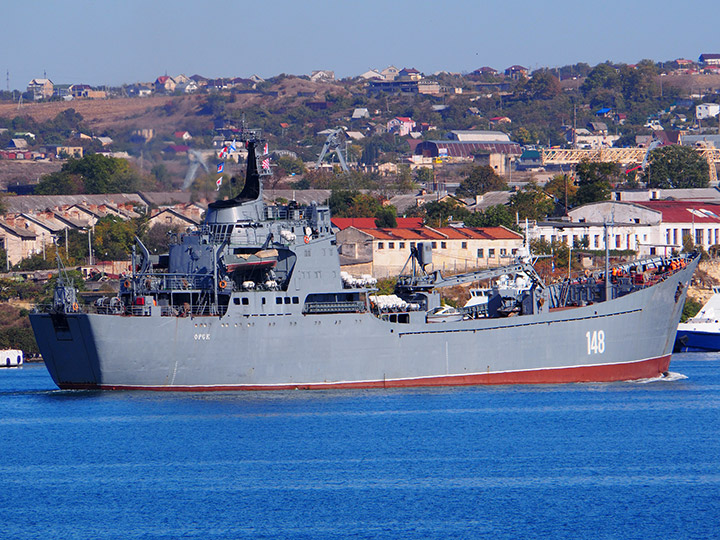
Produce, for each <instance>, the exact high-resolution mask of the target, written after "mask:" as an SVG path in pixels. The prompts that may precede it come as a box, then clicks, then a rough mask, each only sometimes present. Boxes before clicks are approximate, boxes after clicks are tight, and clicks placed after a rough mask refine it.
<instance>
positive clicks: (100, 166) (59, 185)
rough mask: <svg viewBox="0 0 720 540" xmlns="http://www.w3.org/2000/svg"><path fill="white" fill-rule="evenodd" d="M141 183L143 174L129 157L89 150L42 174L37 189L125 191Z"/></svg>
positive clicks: (54, 192)
mask: <svg viewBox="0 0 720 540" xmlns="http://www.w3.org/2000/svg"><path fill="white" fill-rule="evenodd" d="M142 187H143V181H142V177H141V176H140V175H139V174H138V173H137V172H135V171H134V170H133V169H132V168H131V167H130V164H129V163H128V162H127V161H126V160H124V159H116V158H112V157H106V156H103V155H101V154H89V155H87V156H85V157H83V158H81V159H75V158H70V159H68V161H67V162H66V163H64V164H63V166H62V168H61V169H60V171H58V172H57V173H53V174H50V175H47V176H45V177H43V178H42V179H41V180H40V183H39V184H38V185H37V187H36V188H35V193H37V194H40V195H68V194H77V193H122V192H127V191H137V190H138V189H140V188H142Z"/></svg>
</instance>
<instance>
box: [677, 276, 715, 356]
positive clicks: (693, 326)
mask: <svg viewBox="0 0 720 540" xmlns="http://www.w3.org/2000/svg"><path fill="white" fill-rule="evenodd" d="M712 291H713V294H712V296H711V297H710V299H709V300H708V301H707V303H706V304H705V305H704V306H703V307H702V309H700V311H699V312H698V313H697V314H696V315H695V316H694V317H692V318H691V319H688V320H687V321H686V322H684V323H680V324H678V330H677V335H676V336H675V351H676V352H709V351H720V287H713V288H712Z"/></svg>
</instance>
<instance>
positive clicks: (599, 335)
mask: <svg viewBox="0 0 720 540" xmlns="http://www.w3.org/2000/svg"><path fill="white" fill-rule="evenodd" d="M585 337H586V338H587V351H588V352H587V353H588V354H602V353H604V352H605V332H603V331H602V330H595V331H593V332H585Z"/></svg>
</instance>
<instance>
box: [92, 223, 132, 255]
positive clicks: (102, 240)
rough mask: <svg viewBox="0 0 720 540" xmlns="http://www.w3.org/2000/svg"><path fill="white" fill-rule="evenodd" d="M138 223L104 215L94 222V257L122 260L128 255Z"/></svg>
mask: <svg viewBox="0 0 720 540" xmlns="http://www.w3.org/2000/svg"><path fill="white" fill-rule="evenodd" d="M137 229H138V224H137V223H136V222H135V221H133V220H127V221H125V220H123V219H121V218H119V217H117V216H106V217H104V218H102V219H100V220H99V221H98V222H97V223H96V224H95V238H94V239H93V250H94V251H95V256H96V258H98V259H100V258H102V259H110V260H123V259H127V258H129V256H130V252H131V251H132V245H133V244H134V243H135V235H136V234H137V232H138V231H137Z"/></svg>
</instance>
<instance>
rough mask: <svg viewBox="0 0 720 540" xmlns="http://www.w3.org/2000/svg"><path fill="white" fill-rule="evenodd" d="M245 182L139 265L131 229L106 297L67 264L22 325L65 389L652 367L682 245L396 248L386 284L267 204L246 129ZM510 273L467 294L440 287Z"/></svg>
mask: <svg viewBox="0 0 720 540" xmlns="http://www.w3.org/2000/svg"><path fill="white" fill-rule="evenodd" d="M241 139H242V140H243V141H244V143H245V145H246V146H247V149H248V165H247V173H246V179H245V184H244V186H243V188H242V190H241V191H240V193H239V194H238V195H237V196H235V197H234V198H232V199H229V200H222V201H217V202H215V203H212V204H211V205H210V206H209V209H208V211H207V213H206V218H205V221H204V224H203V225H202V226H201V227H200V228H198V230H195V231H190V232H188V233H186V234H180V235H178V237H177V238H176V240H175V241H174V243H172V244H171V246H170V249H169V253H168V254H167V255H166V256H164V257H162V258H161V260H160V262H159V263H155V264H153V263H154V259H153V258H151V257H150V255H149V253H148V251H147V250H146V249H145V248H144V247H143V246H142V244H141V243H140V242H139V241H138V245H137V248H136V249H134V250H133V264H132V274H131V275H129V276H128V277H127V278H126V279H124V281H123V282H122V283H121V287H120V291H119V294H118V295H117V296H112V297H108V298H102V299H99V300H98V301H96V302H95V303H94V304H90V305H87V306H81V305H78V294H77V290H76V289H75V287H74V286H73V283H72V281H71V280H69V279H67V277H65V278H63V279H59V280H58V285H57V287H56V289H55V294H54V298H53V303H52V305H50V306H45V307H43V308H38V309H36V310H35V311H34V312H33V313H31V314H30V320H31V323H32V327H33V330H34V333H35V337H36V339H37V343H38V346H39V348H40V351H41V354H42V357H43V359H44V361H45V365H46V366H47V369H48V370H49V372H50V375H51V376H52V378H53V380H54V382H55V383H56V384H57V386H58V387H60V388H62V389H147V390H185V391H203V390H219V391H228V390H277V389H326V388H386V387H406V386H440V385H470V384H513V383H565V382H583V381H617V380H630V379H641V378H651V377H657V376H661V375H662V374H663V373H665V372H667V370H668V366H669V363H670V355H671V352H672V348H673V342H674V339H675V332H676V329H677V325H678V321H679V319H680V315H681V312H682V308H683V303H684V301H685V296H686V293H687V288H688V284H689V281H690V278H691V276H692V274H693V272H694V269H695V267H696V266H697V263H698V257H697V256H696V255H683V256H678V257H672V258H662V257H654V258H651V259H648V260H644V261H637V262H634V263H632V264H630V265H626V266H624V267H614V268H612V269H610V267H609V265H608V264H607V263H606V267H605V269H604V271H598V272H596V273H595V274H593V275H588V276H583V277H581V278H579V279H575V280H568V281H565V282H562V283H555V284H546V283H544V282H543V280H542V279H541V278H540V276H539V275H538V274H537V272H536V271H535V269H534V267H533V264H532V262H533V261H532V259H531V258H529V257H521V258H518V259H515V260H513V261H511V263H510V264H509V265H507V266H504V267H501V268H492V269H485V270H478V271H475V272H470V273H467V274H462V275H459V276H443V275H442V274H441V273H440V272H437V271H431V269H432V249H431V247H430V245H428V244H422V243H418V244H416V245H414V246H412V247H411V249H410V252H409V254H408V255H409V257H408V264H407V265H406V268H405V270H404V271H403V272H402V273H401V275H400V276H399V278H398V281H397V285H396V287H395V291H394V294H393V295H380V294H378V291H377V289H376V287H375V286H374V285H373V282H372V280H369V279H365V280H362V279H348V276H346V275H344V273H343V272H341V269H340V262H339V254H338V246H337V244H336V239H335V234H334V233H333V229H332V225H331V222H330V211H329V209H328V208H327V207H326V206H323V205H320V204H315V203H313V204H311V205H308V206H302V207H301V206H299V205H297V204H295V203H294V202H292V201H291V202H290V203H288V204H286V205H266V204H265V203H264V202H263V197H262V179H261V176H262V175H261V170H260V168H259V167H258V155H257V148H260V147H261V146H260V145H262V144H263V143H264V140H263V139H262V137H261V133H260V132H259V131H257V130H243V133H242V137H241ZM503 275H509V276H515V275H523V276H525V277H527V278H529V282H528V286H526V287H522V288H518V289H516V290H515V292H514V293H508V292H507V290H508V289H504V290H500V289H498V290H496V291H495V292H494V293H491V294H489V295H488V299H487V302H485V303H483V304H482V305H481V306H469V307H467V308H459V309H449V308H447V307H444V306H442V304H441V299H440V294H439V289H440V288H442V287H444V286H449V285H457V284H460V283H469V282H472V281H478V280H492V279H493V278H497V277H499V276H503Z"/></svg>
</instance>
